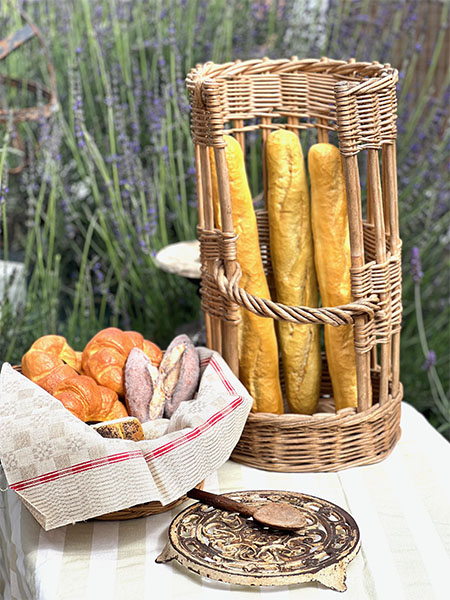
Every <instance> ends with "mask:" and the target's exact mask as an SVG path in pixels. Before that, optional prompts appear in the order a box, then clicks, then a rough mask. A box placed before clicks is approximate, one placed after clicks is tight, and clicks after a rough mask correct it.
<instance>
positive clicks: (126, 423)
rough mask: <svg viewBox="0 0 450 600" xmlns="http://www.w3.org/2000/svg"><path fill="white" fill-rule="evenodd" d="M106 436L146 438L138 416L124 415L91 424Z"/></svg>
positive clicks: (136, 440)
mask: <svg viewBox="0 0 450 600" xmlns="http://www.w3.org/2000/svg"><path fill="white" fill-rule="evenodd" d="M91 427H92V429H95V431H96V432H97V433H99V434H100V435H101V436H102V437H104V438H119V439H122V440H133V441H134V442H140V441H141V440H143V439H144V431H143V429H142V425H141V424H140V422H139V421H138V419H136V417H124V418H122V419H114V420H112V421H105V422H103V423H96V424H94V425H91Z"/></svg>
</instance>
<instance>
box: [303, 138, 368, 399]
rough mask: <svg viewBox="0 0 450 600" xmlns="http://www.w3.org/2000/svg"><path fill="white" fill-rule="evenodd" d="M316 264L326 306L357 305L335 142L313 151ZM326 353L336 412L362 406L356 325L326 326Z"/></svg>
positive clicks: (313, 217)
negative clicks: (351, 274)
mask: <svg viewBox="0 0 450 600" xmlns="http://www.w3.org/2000/svg"><path fill="white" fill-rule="evenodd" d="M308 167H309V174H310V178H311V216H312V231H313V239H314V260H315V264H316V273H317V279H318V282H319V289H320V295H321V298H322V305H323V306H339V305H342V304H347V303H349V302H351V301H352V296H351V283H350V267H351V255H350V238H349V229H348V214H347V201H346V195H345V181H344V174H343V168H342V160H341V155H340V153H339V150H338V149H337V148H336V146H333V145H332V144H326V143H320V144H315V145H314V146H312V147H311V148H310V150H309V154H308ZM325 351H326V355H327V362H328V370H329V372H330V377H331V383H332V386H333V395H334V401H335V407H336V410H339V409H341V408H345V407H348V406H351V407H356V405H357V389H356V359H355V348H354V342H353V325H343V326H340V327H333V326H332V325H325Z"/></svg>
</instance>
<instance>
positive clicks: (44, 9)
mask: <svg viewBox="0 0 450 600" xmlns="http://www.w3.org/2000/svg"><path fill="white" fill-rule="evenodd" d="M0 7H1V8H0V15H1V19H0V37H2V38H3V37H5V36H6V35H8V34H9V33H11V32H12V31H14V30H16V29H19V28H20V27H21V26H22V25H23V22H22V21H21V18H20V14H19V9H23V10H25V11H26V12H27V14H28V15H29V16H30V17H31V19H32V20H33V21H34V22H35V23H36V24H37V26H38V27H39V28H40V30H41V31H42V32H43V34H44V37H45V40H46V43H47V45H48V48H49V50H50V54H51V57H52V60H53V63H54V66H55V72H56V82H57V89H58V96H59V102H60V110H59V111H58V112H56V113H55V114H54V115H53V117H52V118H51V119H50V120H49V119H45V118H40V119H38V120H37V121H36V122H34V123H32V122H29V123H23V124H21V125H18V126H17V127H14V126H13V125H12V123H11V119H8V118H6V119H5V122H3V123H2V124H0V140H1V146H0V147H1V155H0V157H1V158H0V206H1V217H0V221H1V250H2V257H3V258H4V259H5V260H6V261H7V260H20V261H22V262H23V263H24V279H21V276H20V273H19V272H16V273H15V274H11V273H9V272H7V271H6V267H5V266H4V265H5V264H6V263H0V264H3V267H2V270H3V280H2V281H3V284H2V286H1V287H0V291H1V293H2V298H1V301H0V302H1V304H0V307H1V308H0V310H1V313H0V314H1V317H0V358H1V359H2V360H4V361H5V360H6V361H10V362H12V363H18V362H19V361H20V358H21V356H22V354H23V353H24V351H25V350H26V349H27V348H28V347H29V345H30V344H31V343H32V342H33V341H34V339H35V338H36V337H38V336H40V335H43V334H46V333H60V334H62V335H65V336H66V337H67V339H68V341H69V343H70V344H72V345H73V346H74V347H75V348H77V349H81V348H82V347H83V346H84V344H85V343H86V342H87V341H88V339H89V338H90V337H91V336H92V335H93V334H94V333H95V332H96V331H98V330H99V329H101V328H103V327H106V326H109V325H116V326H119V327H123V328H125V329H129V328H133V329H136V330H139V331H141V332H142V333H144V334H145V335H146V336H147V337H150V338H153V339H154V340H155V341H157V342H158V343H159V344H160V345H162V346H164V345H165V344H167V343H168V341H169V340H170V339H171V337H172V336H173V334H174V331H175V330H176V328H177V327H178V326H179V325H180V324H182V323H186V322H188V321H190V320H194V319H196V318H198V317H199V299H198V295H197V292H196V289H195V286H193V285H192V284H191V283H189V282H188V281H186V280H184V279H182V278H180V277H177V276H174V275H169V274H167V273H164V272H162V271H161V270H160V269H158V268H157V266H156V264H155V260H154V256H155V253H156V251H157V250H159V249H160V248H161V247H163V246H165V245H167V244H168V243H171V242H175V241H178V240H187V239H193V238H194V237H195V228H196V224H197V212H196V194H195V169H194V157H193V146H192V143H191V140H190V133H189V106H188V101H187V96H186V90H185V83H184V78H185V75H186V74H187V72H188V71H189V70H190V69H191V68H192V67H193V66H194V65H195V64H196V63H198V62H205V61H207V60H213V61H215V62H218V63H222V62H226V61H229V60H232V59H236V58H241V59H246V58H254V57H262V56H269V57H271V58H279V57H289V56H292V55H297V56H299V57H317V58H320V57H321V56H328V57H330V58H336V59H347V58H349V57H355V58H356V59H357V60H361V61H371V60H378V61H380V62H389V63H391V64H392V65H393V66H395V67H396V68H398V69H399V72H400V82H399V88H398V97H399V118H398V178H399V202H400V223H401V236H402V238H403V305H404V323H403V331H402V347H401V368H402V371H401V379H402V381H403V384H404V387H405V399H406V400H407V401H408V402H410V403H412V404H414V405H415V406H416V407H417V408H418V409H419V410H420V411H421V412H422V413H423V414H424V415H425V416H426V417H427V418H428V419H429V421H430V422H431V423H432V424H433V425H434V426H435V427H437V428H438V429H439V430H440V431H441V432H442V433H443V434H444V435H446V436H448V437H450V403H449V395H448V387H449V373H450V369H449V286H448V283H449V281H448V273H449V268H448V267H449V252H448V249H449V240H450V233H449V211H448V192H449V179H448V156H449V153H448V150H449V129H448V107H449V83H450V75H449V72H450V71H449V64H448V61H449V56H450V52H449V50H450V48H449V14H448V11H449V5H448V3H446V2H438V1H433V2H430V1H418V0H417V1H414V0H413V1H410V0H408V1H405V0H397V1H387V0H386V1H385V0H379V1H374V0H342V1H337V0H334V1H333V0H322V1H321V0H279V1H275V0H273V1H267V0H264V1H263V0H260V1H256V2H250V1H246V0H212V1H210V2H206V1H203V0H184V1H183V0H178V1H172V0H164V1H163V0H58V1H57V0H39V1H37V0H2V2H1V4H0ZM0 73H1V74H2V75H5V74H9V75H10V76H13V77H20V78H30V79H37V80H40V81H44V82H46V83H47V84H48V73H47V70H46V61H45V56H44V55H43V53H42V50H41V48H40V46H39V44H38V43H37V41H36V40H34V41H31V42H29V43H27V44H26V45H24V46H23V47H22V48H20V49H18V50H17V51H16V52H14V53H12V54H11V55H10V56H8V57H7V58H6V59H5V60H4V61H2V62H0ZM28 96H29V94H27V93H26V92H24V91H23V90H22V91H20V90H15V91H14V90H12V89H11V88H10V87H9V86H7V85H2V86H1V95H0V106H1V107H3V108H4V107H15V106H17V105H18V104H19V105H27V103H28V104H30V103H33V102H34V103H36V101H37V102H42V101H43V99H42V98H39V97H38V98H37V99H36V98H34V99H33V98H30V97H28ZM19 140H22V141H23V149H21V148H20V144H19V143H18V141H19ZM23 160H25V161H26V165H25V168H23V169H22V170H20V172H19V173H16V174H14V168H15V167H17V166H19V164H20V163H21V162H22V161H23Z"/></svg>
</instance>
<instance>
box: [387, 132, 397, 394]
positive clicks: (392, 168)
mask: <svg viewBox="0 0 450 600" xmlns="http://www.w3.org/2000/svg"><path fill="white" fill-rule="evenodd" d="M384 161H385V170H386V194H387V203H388V205H389V223H390V243H391V254H392V255H393V256H395V255H396V254H398V253H399V252H400V235H399V221H398V198H397V158H396V146H395V141H393V142H392V144H387V145H386V150H385V156H384ZM399 386H400V332H397V333H394V334H393V335H392V396H393V397H394V398H395V396H396V395H397V394H398V392H399Z"/></svg>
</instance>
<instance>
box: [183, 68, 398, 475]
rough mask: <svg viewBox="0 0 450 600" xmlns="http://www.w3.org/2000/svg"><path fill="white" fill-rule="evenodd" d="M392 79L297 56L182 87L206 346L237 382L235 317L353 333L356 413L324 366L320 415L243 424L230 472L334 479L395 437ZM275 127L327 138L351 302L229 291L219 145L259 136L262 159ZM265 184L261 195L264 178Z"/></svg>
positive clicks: (264, 227) (233, 275)
mask: <svg viewBox="0 0 450 600" xmlns="http://www.w3.org/2000/svg"><path fill="white" fill-rule="evenodd" d="M397 77H398V74H397V71H396V70H395V69H393V68H391V67H390V65H382V64H379V63H376V62H374V63H359V62H355V61H354V60H353V59H351V60H349V61H348V62H345V61H337V60H329V59H326V58H322V59H321V60H316V59H305V60H299V59H297V57H293V58H291V59H290V60H288V59H282V60H269V59H267V58H265V59H263V60H248V61H245V62H242V61H236V62H233V63H227V64H223V65H217V64H214V63H206V64H204V65H198V66H197V67H196V68H194V69H193V70H192V71H191V72H190V73H189V75H188V77H187V86H188V90H189V93H190V100H191V122H192V125H191V131H192V139H193V142H194V145H195V156H196V170H197V193H198V205H199V226H198V236H199V239H200V248H201V263H202V283H201V292H202V308H203V311H204V315H205V322H206V332H207V344H208V346H209V347H211V348H213V349H215V350H217V351H219V352H221V353H222V355H223V356H224V358H225V360H226V361H227V362H228V364H229V365H230V366H231V368H232V369H233V370H234V372H235V373H238V372H239V358H238V346H237V323H238V321H239V306H244V307H245V309H246V310H250V311H252V312H254V313H255V314H257V315H260V316H263V317H267V318H272V319H279V320H286V321H291V322H293V323H322V324H332V325H335V326H342V325H346V324H353V326H354V327H353V331H354V345H355V352H356V367H357V388H358V407H357V409H353V408H344V409H341V410H339V411H337V412H335V410H334V404H333V399H332V397H331V395H332V388H331V385H330V379H329V375H328V372H327V368H326V359H325V358H324V368H323V370H322V373H323V374H322V382H321V400H320V402H319V409H318V410H319V411H320V412H317V413H315V414H314V415H298V414H283V415H273V414H267V413H251V414H250V415H249V418H248V420H247V423H246V426H245V428H244V431H243V433H242V436H241V439H240V441H239V443H238V445H237V446H236V448H235V450H234V452H233V454H232V458H233V459H234V460H236V461H239V462H242V463H245V464H248V465H251V466H254V467H258V468H262V469H267V470H273V471H296V472H301V471H337V470H340V469H343V468H347V467H352V466H357V465H365V464H370V463H374V462H378V461H380V460H382V459H383V458H384V457H386V456H387V455H388V454H389V453H390V452H391V450H392V449H393V447H394V446H395V444H396V442H397V441H398V439H399V437H400V425H399V423H400V406H401V399H402V385H401V383H400V381H399V345H400V327H401V241H400V238H399V227H398V205H397V178H396V154H395V138H396V124H395V123H396V91H395V85H396V82H397ZM280 127H283V128H286V129H290V130H291V131H294V132H299V131H300V130H302V129H304V130H305V129H311V128H315V129H316V130H317V138H318V141H319V142H326V141H328V136H329V132H333V131H337V135H338V140H339V149H340V152H341V156H342V160H343V167H344V176H345V185H346V193H347V205H348V216H349V229H350V245H351V257H352V267H351V282H352V296H353V301H352V302H351V303H350V304H347V305H345V306H339V307H322V308H310V307H299V306H286V305H282V304H278V303H276V302H274V301H270V300H267V299H263V298H258V297H255V296H252V295H251V294H249V293H248V292H246V290H245V289H242V288H241V287H239V277H240V268H239V265H238V264H237V261H236V236H235V234H234V230H233V222H232V216H231V205H230V195H229V184H228V172H227V165H226V160H225V143H224V139H223V135H224V133H231V134H233V135H234V136H235V137H236V138H237V140H238V141H239V142H240V144H241V146H242V148H243V149H244V151H245V147H246V144H245V141H246V138H245V136H246V135H247V134H248V133H249V132H259V134H260V135H259V136H258V135H257V136H255V134H253V136H252V137H259V139H260V140H261V142H262V156H263V157H264V144H265V140H266V139H267V136H268V134H269V133H270V131H271V130H273V129H277V128H280ZM247 145H248V144H247ZM208 147H213V148H214V156H215V162H216V166H217V174H218V186H219V195H220V207H221V214H222V229H223V231H219V230H218V229H215V228H214V222H213V204H212V191H211V172H210V165H209V158H208ZM363 150H364V151H365V152H364V153H362V156H361V157H360V158H359V161H358V154H360V153H361V151H363ZM364 154H366V156H364ZM380 155H381V156H380ZM380 157H381V166H380ZM363 160H364V161H365V163H364V164H365V165H366V166H367V188H366V198H367V201H365V202H364V203H363V202H362V200H361V198H362V197H363V196H364V194H362V193H361V192H362V189H361V183H360V171H359V166H358V165H359V164H362V161H363ZM263 166H264V165H263ZM263 179H264V196H265V195H266V189H267V185H266V175H265V169H263ZM266 208H267V206H266ZM266 208H265V209H263V210H260V211H258V213H257V220H258V229H259V237H260V248H261V255H262V258H263V263H264V267H265V271H266V274H267V275H268V277H269V281H270V273H271V270H272V266H271V262H270V251H269V233H268V230H269V227H268V215H267V210H266ZM363 214H364V217H363ZM272 297H274V296H272ZM281 379H283V374H282V373H281Z"/></svg>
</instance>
